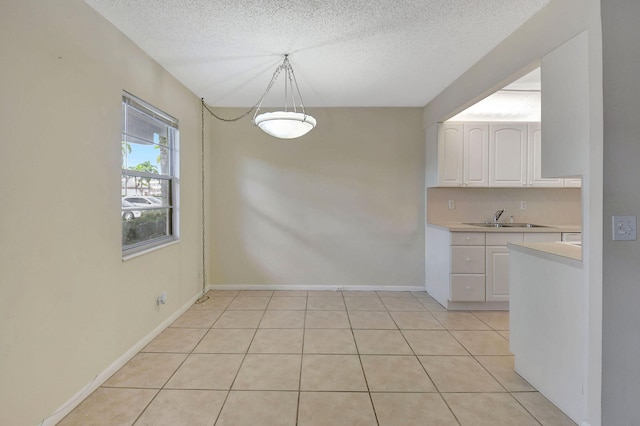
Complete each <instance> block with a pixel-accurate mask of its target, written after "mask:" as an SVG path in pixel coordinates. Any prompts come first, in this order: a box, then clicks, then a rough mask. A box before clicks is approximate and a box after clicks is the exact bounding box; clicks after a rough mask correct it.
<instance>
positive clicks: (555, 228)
mask: <svg viewBox="0 0 640 426" xmlns="http://www.w3.org/2000/svg"><path fill="white" fill-rule="evenodd" d="M428 224H429V225H434V226H439V227H441V228H445V229H447V230H449V231H451V232H509V233H513V232H532V233H541V232H582V227H581V226H580V225H548V224H544V226H542V227H535V228H515V227H513V228H512V227H499V228H497V227H496V228H493V227H484V226H475V225H467V224H465V223H460V222H429V223H428Z"/></svg>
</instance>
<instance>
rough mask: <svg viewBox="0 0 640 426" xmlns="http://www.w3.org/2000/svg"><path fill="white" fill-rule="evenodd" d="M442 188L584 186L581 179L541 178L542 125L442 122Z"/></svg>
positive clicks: (440, 136) (440, 139)
mask: <svg viewBox="0 0 640 426" xmlns="http://www.w3.org/2000/svg"><path fill="white" fill-rule="evenodd" d="M438 186H459V187H462V186H464V187H503V188H508V187H511V188H514V187H515V188H522V187H531V188H536V187H537V188H562V187H578V188H579V187H580V186H581V180H580V179H579V178H571V179H565V178H543V177H542V129H541V125H540V123H480V122H478V123H461V122H451V123H449V122H445V123H441V124H440V125H439V126H438Z"/></svg>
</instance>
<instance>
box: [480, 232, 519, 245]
mask: <svg viewBox="0 0 640 426" xmlns="http://www.w3.org/2000/svg"><path fill="white" fill-rule="evenodd" d="M522 241H524V240H523V236H522V232H493V233H490V234H489V233H487V245H488V246H506V245H507V244H509V243H521V242H522Z"/></svg>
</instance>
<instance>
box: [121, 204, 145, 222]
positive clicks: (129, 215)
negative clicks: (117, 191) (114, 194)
mask: <svg viewBox="0 0 640 426" xmlns="http://www.w3.org/2000/svg"><path fill="white" fill-rule="evenodd" d="M131 207H135V206H134V205H133V204H132V203H130V202H129V201H127V200H125V199H123V200H122V218H123V219H124V220H131V219H133V218H136V217H140V216H142V212H140V211H139V210H125V209H128V208H131Z"/></svg>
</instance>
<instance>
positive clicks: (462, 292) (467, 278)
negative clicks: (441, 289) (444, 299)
mask: <svg viewBox="0 0 640 426" xmlns="http://www.w3.org/2000/svg"><path fill="white" fill-rule="evenodd" d="M484 299H485V289H484V275H483V274H451V294H450V300H451V301H452V302H484Z"/></svg>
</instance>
